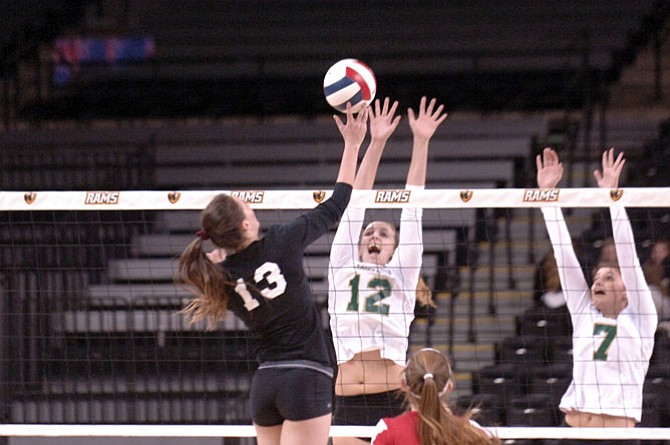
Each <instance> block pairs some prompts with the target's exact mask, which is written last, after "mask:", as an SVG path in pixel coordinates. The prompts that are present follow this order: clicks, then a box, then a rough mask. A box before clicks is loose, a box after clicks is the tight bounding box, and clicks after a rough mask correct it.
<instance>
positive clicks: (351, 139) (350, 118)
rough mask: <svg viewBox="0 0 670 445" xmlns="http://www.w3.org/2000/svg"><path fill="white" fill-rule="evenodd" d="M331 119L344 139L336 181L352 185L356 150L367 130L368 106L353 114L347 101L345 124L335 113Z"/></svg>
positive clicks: (354, 173)
mask: <svg viewBox="0 0 670 445" xmlns="http://www.w3.org/2000/svg"><path fill="white" fill-rule="evenodd" d="M333 119H335V124H336V125H337V128H338V130H340V134H341V135H342V138H343V139H344V152H343V153H342V161H341V162H340V170H339V172H338V175H337V180H336V182H344V183H345V184H349V185H352V186H353V184H354V180H355V177H356V164H357V163H358V151H359V149H360V148H361V144H362V143H363V139H365V133H366V132H367V125H368V123H367V120H368V108H367V107H364V108H363V109H361V111H359V112H358V114H357V115H356V116H354V114H353V112H352V111H351V104H350V103H347V122H346V124H345V123H344V122H342V119H340V117H339V116H337V115H334V116H333Z"/></svg>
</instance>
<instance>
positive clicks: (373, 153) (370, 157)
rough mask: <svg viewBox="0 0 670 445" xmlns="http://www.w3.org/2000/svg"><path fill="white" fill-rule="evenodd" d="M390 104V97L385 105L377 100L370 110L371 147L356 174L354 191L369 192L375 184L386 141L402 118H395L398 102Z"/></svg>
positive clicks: (385, 101)
mask: <svg viewBox="0 0 670 445" xmlns="http://www.w3.org/2000/svg"><path fill="white" fill-rule="evenodd" d="M389 104H390V100H389V98H388V97H387V98H386V99H384V103H383V105H382V104H380V102H379V99H377V100H376V101H375V103H374V107H370V108H369V109H368V113H369V115H370V145H369V146H368V149H367V150H366V151H365V155H364V156H363V160H362V161H361V166H360V167H359V168H358V173H356V181H355V182H354V189H357V190H369V189H371V188H372V186H373V185H374V183H375V177H376V176H377V168H378V167H379V160H380V159H381V157H382V152H383V151H384V147H386V141H388V139H389V137H391V134H393V132H394V131H395V129H396V127H398V123H399V122H400V116H394V114H395V112H396V109H397V108H398V101H395V102H393V104H392V105H390V107H389Z"/></svg>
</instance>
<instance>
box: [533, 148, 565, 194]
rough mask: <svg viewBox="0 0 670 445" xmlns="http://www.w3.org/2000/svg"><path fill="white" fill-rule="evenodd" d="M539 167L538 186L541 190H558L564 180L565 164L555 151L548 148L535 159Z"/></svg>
mask: <svg viewBox="0 0 670 445" xmlns="http://www.w3.org/2000/svg"><path fill="white" fill-rule="evenodd" d="M535 164H536V165H537V186H538V187H539V188H541V189H553V188H556V186H557V185H558V183H559V182H561V178H563V164H561V162H560V161H559V159H558V154H557V153H556V151H554V149H552V148H549V147H546V148H545V149H544V150H542V154H541V155H537V156H536V158H535Z"/></svg>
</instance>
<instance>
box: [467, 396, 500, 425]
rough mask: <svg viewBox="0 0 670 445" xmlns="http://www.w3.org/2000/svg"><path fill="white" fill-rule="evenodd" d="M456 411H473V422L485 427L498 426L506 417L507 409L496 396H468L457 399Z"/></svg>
mask: <svg viewBox="0 0 670 445" xmlns="http://www.w3.org/2000/svg"><path fill="white" fill-rule="evenodd" d="M456 409H457V410H458V412H459V413H463V412H465V411H467V410H472V411H473V416H472V418H473V420H475V421H477V422H478V423H479V424H480V425H483V426H498V425H501V424H502V421H503V419H504V416H505V411H504V410H505V407H504V404H503V402H502V400H501V399H500V397H498V396H497V395H495V394H466V395H462V396H460V397H458V398H457V399H456Z"/></svg>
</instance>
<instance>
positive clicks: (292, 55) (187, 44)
mask: <svg viewBox="0 0 670 445" xmlns="http://www.w3.org/2000/svg"><path fill="white" fill-rule="evenodd" d="M66 3H67V2H66ZM74 3H78V4H79V9H77V12H76V13H73V11H72V10H71V9H67V10H65V9H61V10H58V9H57V8H56V9H55V10H52V11H49V12H50V15H48V16H45V14H43V11H42V12H40V11H39V10H36V11H35V14H34V17H32V16H31V17H28V18H25V20H26V21H29V22H30V23H31V26H28V25H27V23H25V22H21V23H16V24H14V25H13V26H15V29H16V31H15V32H14V33H11V35H9V34H8V36H6V37H4V40H3V41H2V42H0V43H1V44H2V78H0V87H1V90H2V97H3V98H4V99H5V100H1V101H0V102H2V105H0V112H1V114H0V116H1V118H2V130H0V187H1V188H2V190H3V191H22V192H24V191H25V192H30V191H39V190H165V191H174V190H259V189H260V190H266V189H283V190H284V189H285V190H294V189H303V188H308V189H314V190H318V189H328V188H330V187H332V181H333V180H334V176H335V174H336V168H337V164H338V162H339V157H340V154H341V149H342V147H341V145H342V143H341V137H340V135H339V133H338V131H337V128H336V126H335V125H334V123H333V121H332V117H331V114H332V113H333V111H332V110H331V109H329V108H328V105H327V104H326V102H325V100H324V99H323V94H322V85H321V82H322V77H323V73H324V71H325V69H327V67H328V66H329V65H330V64H331V63H332V62H333V61H335V60H338V59H340V58H343V57H349V56H354V55H355V56H356V57H359V58H360V59H362V60H364V61H365V62H367V63H368V64H369V65H370V66H372V67H374V69H375V72H376V74H377V80H378V84H379V90H378V97H386V96H387V95H388V96H390V97H391V98H392V99H398V100H399V101H400V102H401V110H402V113H403V114H405V111H404V110H405V109H406V108H407V107H416V106H417V104H418V101H419V99H420V97H421V96H422V95H428V96H435V97H438V98H439V100H440V101H443V102H444V103H445V104H446V106H447V109H448V111H449V113H450V117H449V119H447V121H446V122H445V124H444V125H443V127H441V128H440V130H439V132H438V134H436V136H435V138H434V139H433V140H432V141H431V149H430V160H429V165H428V180H427V188H432V189H462V190H467V189H477V188H526V187H533V185H532V184H533V181H534V177H533V172H534V156H535V155H536V154H537V153H538V152H539V150H540V149H541V148H542V147H544V146H546V145H552V146H555V147H557V148H558V149H560V150H562V152H564V153H566V154H567V156H568V157H567V159H568V160H569V165H570V169H569V171H568V172H567V181H568V183H569V184H568V185H570V186H574V187H581V186H585V185H587V184H589V181H590V180H591V176H590V175H591V172H592V171H593V169H594V166H596V165H597V164H598V162H599V154H600V152H601V150H602V149H603V148H604V147H609V146H615V147H616V148H617V149H620V150H623V151H625V152H626V153H627V159H628V160H629V165H628V166H627V177H626V179H627V180H628V181H629V183H630V184H631V185H634V186H640V187H643V186H655V187H665V186H667V185H668V184H669V183H670V178H669V177H668V173H667V172H666V171H664V169H663V168H659V166H661V165H665V164H667V161H668V158H669V157H670V143H669V142H670V141H669V135H670V131H668V120H667V118H668V113H667V112H668V103H667V99H666V98H665V97H664V96H663V95H662V94H660V95H659V94H654V95H651V94H648V95H645V97H646V98H647V99H646V100H643V98H641V97H640V96H641V95H640V94H637V95H631V94H630V91H631V88H632V87H631V86H630V85H631V82H632V81H631V80H630V79H631V74H630V73H631V72H632V73H640V71H638V70H640V68H639V65H637V64H636V55H638V54H640V55H641V58H640V63H642V64H644V66H646V67H648V66H649V63H650V61H649V57H651V56H650V55H649V51H650V48H652V47H653V43H654V40H653V39H654V38H655V37H658V33H659V32H660V31H661V30H662V29H663V24H664V23H665V22H666V18H667V15H668V11H669V10H670V8H669V7H668V6H667V5H666V3H667V2H657V1H652V0H644V1H636V2H617V5H616V6H613V5H612V4H611V2H609V1H593V2H583V1H578V0H569V1H567V2H562V3H561V4H560V5H556V4H553V3H547V2H535V3H533V4H532V5H528V2H522V1H520V0H514V1H512V2H443V1H423V2H405V1H400V0H394V1H390V2H384V4H383V5H379V4H378V2H351V1H337V2H336V1H330V0H329V1H323V2H318V3H319V6H317V5H316V4H315V3H314V2H310V1H308V0H281V1H273V2H257V1H250V2H244V1H232V2H205V1H200V0H198V1H189V2H181V1H171V0H160V1H155V2H142V1H139V0H131V1H125V2H121V1H106V2H90V1H81V2H74ZM323 8H328V11H327V13H326V12H324V9H323ZM29 9H30V8H29ZM157 11H160V12H161V13H160V14H158V13H157ZM352 11H355V13H352ZM64 15H67V17H68V18H69V20H64ZM49 17H50V18H51V20H55V21H56V22H49V21H48V20H49ZM56 24H57V25H58V26H56ZM42 28H45V29H52V30H55V31H56V32H57V35H53V34H45V33H44V32H42V31H43V29H42ZM109 36H112V37H119V38H123V37H138V36H141V37H150V38H151V39H153V40H152V41H153V44H154V45H155V48H154V51H153V52H152V53H151V54H150V55H149V54H147V58H146V60H140V61H138V60H133V61H122V60H117V61H115V62H114V63H113V64H111V65H110V64H105V63H99V62H90V63H87V62H86V61H82V64H81V65H80V66H78V67H77V69H76V70H74V71H72V72H71V73H70V74H71V79H70V80H69V81H68V82H67V83H64V84H62V85H54V84H53V82H52V78H51V74H52V73H51V71H50V70H51V69H52V68H53V66H52V65H51V62H50V61H49V60H45V59H48V58H45V57H44V54H48V53H49V51H50V50H52V49H53V48H52V42H53V39H54V38H56V37H62V38H66V37H76V38H105V37H109ZM666 46H668V45H665V46H664V47H663V48H662V49H660V50H659V51H661V50H662V51H661V52H659V53H658V54H656V55H657V56H659V57H660V56H661V55H665V54H670V52H668V49H667V48H666ZM27 48H33V50H31V51H28V50H27ZM38 50H39V51H38ZM645 57H646V58H645ZM70 68H73V67H70ZM649 71H650V70H649V69H647V70H644V74H640V75H638V76H636V77H635V76H634V77H635V85H636V88H639V89H642V90H644V91H645V92H648V91H651V90H654V91H656V92H657V93H658V91H657V89H659V88H660V89H661V91H664V90H665V91H667V85H665V84H663V82H667V80H665V79H667V78H670V76H666V77H665V78H664V79H659V78H654V77H652V76H651V74H650V73H649ZM643 80H644V81H645V83H644V84H643V85H641V83H642V82H643ZM617 93H619V94H617ZM645 94H646V93H645ZM633 99H634V100H633ZM631 101H633V102H634V107H630V106H629V105H628V104H629V103H631ZM406 121H407V119H406V116H403V122H401V125H400V126H399V128H398V130H397V131H396V134H394V135H393V137H392V138H391V140H390V141H389V144H388V147H387V149H386V151H385V153H384V157H383V159H382V163H381V166H380V168H379V175H378V178H377V182H376V187H378V188H402V187H403V186H404V179H405V177H406V174H407V166H408V161H409V156H410V150H411V148H410V145H411V132H410V131H409V128H408V127H407V122H406ZM532 210H534V209H529V211H527V212H526V211H522V210H515V211H514V212H512V211H482V212H475V211H465V210H460V209H458V210H457V209H430V210H426V211H425V213H424V240H425V257H424V264H423V269H422V275H423V276H424V277H425V278H426V279H427V281H428V284H429V285H430V286H431V287H432V288H433V289H434V291H435V296H436V299H437V301H438V308H437V309H436V311H435V313H434V314H432V315H431V316H430V317H417V319H416V321H415V324H414V326H413V330H412V336H411V339H410V343H411V346H410V348H411V350H412V351H413V350H416V349H419V348H421V347H424V346H426V345H432V346H434V347H437V348H439V349H440V350H443V351H445V352H448V353H449V354H450V356H451V357H452V358H453V360H454V370H455V372H456V378H457V392H456V394H455V396H456V397H455V400H454V402H455V403H456V405H457V406H458V407H460V408H467V407H469V406H472V405H473V404H474V405H477V406H478V407H479V411H480V414H481V416H482V417H481V419H483V420H482V423H483V424H487V425H508V426H519V425H527V426H554V425H558V424H559V423H560V421H559V416H558V412H557V411H556V409H555V406H556V405H557V397H559V398H560V395H561V394H562V390H563V388H564V387H565V385H566V379H567V382H568V383H569V376H570V361H571V352H570V342H569V330H568V329H565V328H566V326H565V324H564V323H565V320H564V319H558V320H557V319H552V318H551V316H547V314H545V313H540V312H537V311H529V308H531V306H532V291H533V274H534V272H535V267H536V265H537V262H538V261H539V258H540V257H541V256H542V255H543V254H544V252H545V251H546V250H547V249H548V247H549V244H548V242H547V239H546V235H545V233H544V228H543V226H542V224H541V220H539V219H538V213H537V212H535V211H532ZM122 213H123V212H114V211H107V212H106V211H100V212H88V211H86V212H81V211H79V212H29V213H26V212H12V211H5V209H2V211H0V218H2V224H3V226H5V227H7V228H9V229H8V230H3V231H2V235H0V240H1V244H0V264H1V265H2V270H1V271H0V277H2V286H0V295H6V296H7V298H8V303H7V304H6V305H5V307H4V309H3V313H2V314H0V317H3V319H4V318H5V317H7V318H8V320H10V321H8V322H7V323H5V326H4V328H2V329H3V335H2V338H3V340H2V342H3V343H2V344H1V345H0V349H1V350H6V351H7V352H6V353H5V354H4V355H3V357H2V358H3V360H2V361H1V363H2V365H0V366H1V367H2V368H4V369H2V370H0V375H12V374H13V373H14V371H15V368H16V369H18V370H19V371H17V372H16V374H14V375H15V376H16V377H13V379H12V382H10V383H6V384H2V388H0V389H2V390H1V391H0V394H2V397H3V398H2V399H1V400H0V405H2V406H3V408H4V414H3V416H4V418H3V423H77V422H79V423H166V422H173V423H194V424H195V423H211V424H217V423H225V424H237V423H239V424H245V423H248V422H249V419H248V399H247V394H248V388H249V376H250V373H251V371H253V369H254V366H255V364H254V361H253V354H252V352H251V351H252V348H253V344H252V340H251V339H250V338H249V337H248V335H247V332H246V330H245V329H244V327H243V326H242V325H241V324H240V323H239V322H238V321H237V320H236V319H235V318H229V319H228V320H227V321H226V322H225V323H222V325H221V327H220V328H219V329H218V330H217V331H214V332H204V326H203V325H201V324H199V325H195V326H189V325H187V324H186V323H185V322H184V321H183V319H182V318H181V317H180V316H175V313H176V312H177V311H178V310H179V309H180V308H181V307H182V306H183V303H184V301H185V299H186V298H188V293H187V292H186V291H184V290H182V289H177V288H176V287H175V286H174V285H173V284H172V277H173V274H174V268H175V261H176V258H177V257H178V255H179V253H180V252H181V250H182V249H183V248H184V246H185V245H186V244H187V243H188V242H189V241H190V240H191V239H192V238H193V236H194V235H193V233H194V230H195V228H197V226H198V212H197V211H189V212H143V211H137V212H135V211H133V212H125V213H124V214H122ZM294 214H295V212H292V211H282V212H270V211H268V212H266V213H259V218H260V219H261V220H262V223H263V224H264V225H269V224H272V223H273V222H278V221H280V220H286V219H288V218H290V217H291V216H293V215H294ZM376 214H378V213H377V212H375V211H372V212H370V215H376ZM635 214H636V215H638V213H637V212H636V213H635ZM639 215H640V217H639V219H638V220H636V224H637V228H638V229H639V231H640V233H641V234H642V235H641V238H640V240H638V241H639V242H640V248H641V249H640V250H641V251H644V248H643V246H642V245H643V243H646V244H644V245H645V246H648V244H649V243H650V242H651V240H653V239H654V238H657V237H658V235H659V234H665V233H666V232H667V227H668V225H667V224H668V217H667V209H659V211H658V212H649V213H644V214H643V212H642V213H639ZM592 218H593V216H592V214H591V212H590V211H588V210H586V209H576V210H574V211H573V212H570V214H569V215H568V220H569V222H570V225H571V227H575V228H576V230H577V232H582V233H584V234H585V235H584V237H583V238H584V239H588V240H589V242H591V243H593V242H594V241H601V240H602V238H603V236H602V234H600V233H599V234H597V236H596V235H593V236H590V235H589V234H588V233H587V232H589V230H590V229H592V228H593V224H592ZM55 222H58V223H59V224H58V225H56V224H55ZM54 227H58V229H57V230H54ZM331 239H332V233H331V234H329V235H328V236H326V237H324V239H322V240H319V241H317V242H316V243H315V244H314V245H313V246H311V247H310V249H308V251H307V255H306V256H305V266H306V270H308V272H309V275H310V280H311V284H312V288H313V290H314V293H315V297H316V298H317V301H318V303H319V304H320V305H321V308H322V309H323V310H324V327H325V326H327V323H326V322H327V313H326V312H325V302H326V298H327V295H326V292H327V267H326V266H327V255H328V247H329V245H330V240H331ZM10 308H11V310H10ZM17 312H18V313H19V314H20V315H21V316H20V317H18V318H12V316H13V315H15V314H16V313H17ZM222 332H224V333H229V335H221V333H222ZM663 338H664V337H662V336H659V338H658V339H657V348H656V351H655V355H654V359H653V360H652V366H651V368H650V371H649V373H648V378H647V381H646V389H645V397H646V400H645V408H646V410H645V417H644V419H643V425H644V426H663V427H667V426H670V407H669V406H668V403H667V400H666V399H667V398H665V399H663V398H658V397H657V398H655V397H653V394H654V393H656V394H658V393H661V392H662V391H665V392H667V391H668V388H669V386H668V385H669V383H668V382H669V381H670V373H669V372H668V367H667V362H668V360H667V359H668V357H669V356H670V352H668V351H670V344H668V341H667V340H666V339H663ZM10 339H11V340H10ZM519 369H524V370H526V371H525V372H519Z"/></svg>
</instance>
